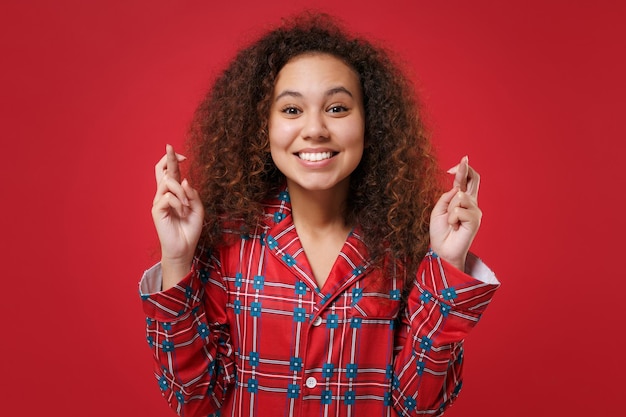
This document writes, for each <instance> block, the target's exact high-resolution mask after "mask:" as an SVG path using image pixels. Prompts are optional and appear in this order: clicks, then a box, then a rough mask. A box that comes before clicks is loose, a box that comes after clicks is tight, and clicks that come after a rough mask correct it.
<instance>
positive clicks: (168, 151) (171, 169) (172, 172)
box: [165, 144, 180, 181]
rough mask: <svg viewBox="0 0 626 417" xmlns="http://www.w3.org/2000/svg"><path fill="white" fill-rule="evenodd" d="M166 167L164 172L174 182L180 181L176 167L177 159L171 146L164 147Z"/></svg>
mask: <svg viewBox="0 0 626 417" xmlns="http://www.w3.org/2000/svg"><path fill="white" fill-rule="evenodd" d="M165 156H166V167H165V170H166V172H167V174H168V175H169V176H171V177H172V178H174V179H175V180H176V181H180V169H179V167H178V158H177V157H176V152H174V147H173V146H172V145H169V144H168V145H165Z"/></svg>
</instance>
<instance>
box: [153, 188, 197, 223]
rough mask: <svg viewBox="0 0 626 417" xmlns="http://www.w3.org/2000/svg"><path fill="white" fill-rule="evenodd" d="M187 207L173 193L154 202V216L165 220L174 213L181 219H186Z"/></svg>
mask: <svg viewBox="0 0 626 417" xmlns="http://www.w3.org/2000/svg"><path fill="white" fill-rule="evenodd" d="M186 210H188V209H186V207H185V206H184V205H183V204H182V203H181V201H180V199H179V198H178V197H176V196H175V195H174V194H172V193H169V192H168V193H165V194H163V195H162V196H161V197H160V198H158V199H156V200H155V201H154V204H153V205H152V216H153V217H154V218H155V219H157V218H165V217H167V216H169V215H171V214H172V212H174V213H175V214H176V215H177V216H178V217H179V218H183V217H185V215H186V214H187V213H186Z"/></svg>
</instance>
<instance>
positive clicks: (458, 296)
mask: <svg viewBox="0 0 626 417" xmlns="http://www.w3.org/2000/svg"><path fill="white" fill-rule="evenodd" d="M466 269H467V271H468V274H466V273H464V272H462V271H460V270H458V269H457V268H455V267H453V266H452V265H450V264H448V263H447V262H446V261H444V260H443V259H441V258H439V257H438V256H437V255H436V254H435V253H434V252H432V251H430V252H429V253H428V254H427V255H426V257H425V258H424V259H423V261H422V262H421V264H420V266H419V268H418V271H417V274H416V277H415V280H414V281H413V286H412V288H411V289H410V292H409V294H408V299H407V301H406V308H405V309H404V313H403V315H402V317H401V320H400V323H399V328H398V330H397V332H396V342H395V346H396V347H395V349H396V350H395V351H396V356H395V360H394V378H393V382H392V398H393V404H394V407H395V409H396V410H397V411H398V413H399V414H400V415H402V416H418V415H420V416H421V415H424V414H428V415H435V416H438V415H441V414H443V412H444V410H445V409H446V408H447V407H448V406H449V405H450V404H451V403H452V402H453V401H454V400H455V399H456V397H457V396H458V394H459V391H460V389H461V384H462V378H461V376H462V374H461V373H462V365H463V340H464V338H465V337H466V336H467V334H468V333H469V331H470V330H471V329H472V328H473V327H474V326H475V325H476V323H477V322H478V320H479V319H480V317H481V315H482V313H483V312H484V311H485V309H486V308H487V306H488V304H489V302H490V301H491V299H492V297H493V295H494V292H495V291H496V289H497V288H498V287H499V285H500V283H499V282H498V280H497V279H496V277H495V275H494V273H493V272H492V271H491V270H490V269H489V268H488V267H487V266H486V265H485V264H483V263H482V261H481V260H480V259H478V258H477V257H475V256H474V255H471V254H470V259H468V263H467V268H466Z"/></svg>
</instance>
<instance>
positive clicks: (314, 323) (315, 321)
mask: <svg viewBox="0 0 626 417" xmlns="http://www.w3.org/2000/svg"><path fill="white" fill-rule="evenodd" d="M312 324H313V326H315V327H317V326H319V325H320V324H322V318H321V317H320V316H317V317H315V320H313V323H312Z"/></svg>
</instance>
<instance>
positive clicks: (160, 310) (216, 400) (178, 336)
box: [139, 257, 235, 416]
mask: <svg viewBox="0 0 626 417" xmlns="http://www.w3.org/2000/svg"><path fill="white" fill-rule="evenodd" d="M160 289H161V266H160V264H157V265H155V266H153V267H152V268H150V269H149V270H147V271H146V272H145V273H144V276H143V277H142V279H141V282H140V283H139V290H140V295H141V299H142V304H143V310H144V313H145V314H146V316H147V318H146V332H147V342H148V345H149V346H150V349H151V350H152V352H153V356H154V360H155V362H154V364H155V367H154V371H155V378H156V380H157V382H158V385H159V388H160V389H161V393H162V394H163V397H164V398H165V399H166V401H167V403H168V404H169V406H170V407H171V408H172V409H173V410H174V411H176V412H177V413H178V415H185V416H192V415H193V416H195V415H203V416H207V415H209V414H211V413H215V412H216V411H217V410H218V409H219V408H220V407H221V405H222V403H223V401H224V397H225V396H226V393H227V391H228V389H229V387H230V386H231V385H232V384H233V383H234V381H235V365H234V352H233V349H232V344H231V339H230V333H229V326H228V318H227V315H226V300H227V290H226V286H225V285H224V282H223V280H222V274H221V270H220V265H219V261H218V260H217V259H215V258H210V257H209V259H208V260H207V261H204V260H202V259H201V258H198V257H197V258H195V259H194V263H193V267H192V270H191V272H190V273H189V274H188V275H187V276H186V277H185V278H184V279H183V280H182V281H181V282H180V283H178V284H177V285H176V286H174V287H172V288H170V289H168V290H166V291H160Z"/></svg>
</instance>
